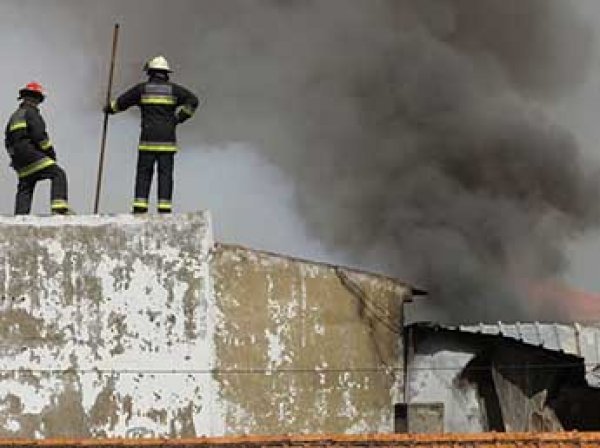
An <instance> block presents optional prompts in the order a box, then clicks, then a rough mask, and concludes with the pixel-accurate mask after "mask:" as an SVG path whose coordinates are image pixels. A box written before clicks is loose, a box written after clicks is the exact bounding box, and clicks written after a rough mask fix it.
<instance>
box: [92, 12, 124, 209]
mask: <svg viewBox="0 0 600 448" xmlns="http://www.w3.org/2000/svg"><path fill="white" fill-rule="evenodd" d="M118 42H119V24H118V23H115V28H114V31H113V42H112V54H111V57H110V71H109V74H108V89H106V103H105V104H110V100H111V96H112V86H113V77H114V73H115V59H116V55H117V44H118ZM107 132H108V113H107V112H105V113H104V123H103V125H102V140H101V142H100V160H99V161H98V178H97V182H96V198H95V200H94V214H98V206H99V204H100V191H101V189H102V173H103V171H104V152H105V150H106V134H107Z"/></svg>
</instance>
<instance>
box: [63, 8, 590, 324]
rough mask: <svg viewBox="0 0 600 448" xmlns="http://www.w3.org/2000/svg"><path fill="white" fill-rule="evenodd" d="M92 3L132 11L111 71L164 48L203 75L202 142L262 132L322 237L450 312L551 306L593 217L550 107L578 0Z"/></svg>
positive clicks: (583, 170)
mask: <svg viewBox="0 0 600 448" xmlns="http://www.w3.org/2000/svg"><path fill="white" fill-rule="evenodd" d="M93 3H101V4H102V7H101V8H100V7H97V9H98V10H97V11H96V12H95V13H94V14H96V16H97V17H98V20H100V18H101V17H105V18H108V17H117V18H120V20H122V21H123V22H124V24H125V26H129V31H130V32H129V34H126V33H125V32H124V38H125V37H126V38H127V39H129V43H128V44H124V45H127V47H126V49H125V50H123V51H127V52H129V53H128V54H136V53H137V54H139V55H140V59H139V60H136V61H135V63H133V62H132V61H129V62H132V63H131V64H129V65H128V61H125V63H124V64H122V67H121V68H122V69H123V70H124V71H122V78H125V81H129V79H127V76H131V80H133V79H134V75H133V73H136V72H135V71H134V70H138V69H139V64H138V63H139V62H141V60H142V58H143V57H146V56H149V55H152V53H153V49H160V50H161V51H164V52H166V53H167V56H169V57H170V58H172V59H173V60H174V61H175V62H176V63H178V64H180V67H178V68H180V70H179V79H183V80H184V81H186V82H188V83H191V84H192V85H196V86H204V87H205V88H206V89H207V90H208V92H209V103H208V106H207V109H206V111H205V114H204V116H203V125H202V129H201V130H202V133H201V134H199V136H200V137H201V138H202V139H203V141H207V140H210V141H215V142H221V141H232V140H238V141H243V142H251V143H253V144H255V145H257V146H259V147H260V148H262V149H263V150H264V153H265V154H266V155H267V156H268V158H269V159H270V160H271V161H273V162H275V163H277V164H278V165H279V166H280V167H281V168H282V169H283V170H285V172H286V173H287V175H288V176H289V177H290V178H291V179H293V180H294V182H295V184H296V186H297V194H298V206H299V207H300V209H301V211H302V215H303V216H304V217H305V219H306V221H307V223H308V224H309V225H310V228H311V229H312V231H314V233H315V234H316V235H318V236H319V238H321V239H322V240H323V241H326V242H327V243H328V244H330V245H331V246H332V247H335V248H339V249H343V250H345V251H347V252H349V253H350V254H352V256H353V257H354V259H355V260H356V262H357V263H359V264H363V265H364V264H369V265H371V266H377V267H378V268H381V269H385V270H386V271H388V272H391V273H393V274H394V275H396V276H398V277H400V278H404V279H407V280H410V281H412V282H415V283H418V284H420V285H422V286H424V287H425V288H426V289H428V290H429V291H430V293H431V295H430V296H431V299H430V301H431V303H433V304H434V306H435V307H436V308H437V309H438V311H439V312H440V313H441V315H443V316H444V318H445V319H450V320H458V319H460V320H463V321H465V320H475V319H484V320H490V319H492V320H493V319H514V318H523V319H524V318H541V319H543V318H552V319H558V318H560V316H561V310H560V306H558V305H556V304H555V305H553V306H554V307H555V308H556V309H549V308H550V307H548V306H545V307H544V309H543V310H540V309H537V308H536V306H532V305H530V304H529V301H528V300H526V299H524V295H525V292H526V290H527V288H528V287H529V286H531V285H535V284H536V283H538V282H540V281H543V280H545V279H547V278H550V277H553V276H557V275H559V274H560V272H561V270H562V269H563V268H564V265H565V259H564V257H563V245H564V243H565V242H566V241H567V240H568V239H569V238H570V237H572V236H573V235H575V234H577V233H578V232H581V231H584V230H585V229H587V228H588V227H590V226H592V225H595V224H596V222H597V218H598V206H597V203H598V183H597V177H596V172H595V169H591V168H589V166H588V164H585V163H583V162H582V160H581V158H580V155H579V154H578V150H577V147H576V144H575V142H574V139H573V137H572V136H571V135H569V133H568V132H567V131H565V130H564V129H561V128H560V127H558V126H556V125H555V124H554V123H553V122H552V120H551V119H550V118H549V117H548V116H547V115H546V114H545V113H544V109H545V107H547V105H548V102H549V101H551V100H553V99H554V98H555V97H557V96H559V95H561V94H563V93H565V92H568V91H569V90H570V89H575V88H576V86H577V83H578V82H579V81H581V79H582V77H583V75H584V73H585V69H586V60H587V58H588V53H589V50H590V48H589V47H590V35H589V30H588V29H587V28H586V27H585V26H584V25H583V23H582V22H581V20H580V18H578V17H577V15H576V14H575V12H574V11H573V5H572V3H571V2H569V1H565V0H298V1H294V0H287V1H283V0H277V1H259V0H254V1H248V0H238V1H231V0H228V1H227V2H216V1H198V0H194V1H185V0H181V1H171V2H168V3H165V2H154V1H125V2H121V1H119V2H112V3H111V2H104V1H103V2H84V3H78V2H77V3H74V4H73V6H76V5H77V4H79V5H80V6H79V7H80V8H81V10H82V11H84V10H88V9H89V8H92V7H93V6H92V4H93ZM103 14H104V16H103ZM128 21H129V22H128ZM128 23H129V24H130V25H128ZM133 23H135V24H136V25H131V24H133ZM126 29H127V28H124V30H126ZM132 29H133V30H132ZM161 30H162V31H161ZM105 31H106V30H105ZM105 40H106V39H105ZM99 41H100V42H104V41H101V40H99ZM105 47H107V45H104V46H103V47H101V48H99V49H96V51H100V50H102V51H103V52H104V53H106V52H107V48H105ZM135 76H137V74H136V75H135Z"/></svg>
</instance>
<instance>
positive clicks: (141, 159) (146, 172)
mask: <svg viewBox="0 0 600 448" xmlns="http://www.w3.org/2000/svg"><path fill="white" fill-rule="evenodd" d="M155 158H156V155H155V154H154V152H151V151H139V152H138V161H137V170H136V176H135V199H134V200H133V213H146V212H147V211H148V195H149V194H150V184H151V183H152V175H153V174H154V160H155Z"/></svg>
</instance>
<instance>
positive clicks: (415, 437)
mask: <svg viewBox="0 0 600 448" xmlns="http://www.w3.org/2000/svg"><path fill="white" fill-rule="evenodd" d="M299 446H301V447H304V448H313V447H314V448H324V447H355V448H370V447H380V448H383V447H419V448H463V447H464V448H528V447H530V448H598V447H600V433H595V432H592V433H576V432H575V433H574V432H562V433H559V432H557V433H535V434H531V433H507V434H499V433H481V434H473V435H433V434H432V435H423V434H364V435H352V436H348V435H338V434H325V435H294V436H280V435H277V436H244V437H211V438H208V437H207V438H201V439H180V440H165V439H145V440H123V439H104V440H102V439H100V440H99V439H88V440H73V439H53V440H44V441H35V440H2V441H0V448H3V447H7V448H8V447H22V448H27V447H48V448H54V447H56V448H58V447H61V448H62V447H64V448H80V447H87V448H95V447H98V448H108V447H115V448H116V447H144V448H161V447H172V448H195V447H206V448H209V447H252V448H255V447H256V448H258V447H282V448H283V447H285V448H287V447H299Z"/></svg>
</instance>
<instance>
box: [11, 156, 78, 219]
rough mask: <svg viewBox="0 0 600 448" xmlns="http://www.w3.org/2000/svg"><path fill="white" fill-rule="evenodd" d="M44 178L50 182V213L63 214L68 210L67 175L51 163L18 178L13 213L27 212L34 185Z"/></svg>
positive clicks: (23, 213) (22, 213)
mask: <svg viewBox="0 0 600 448" xmlns="http://www.w3.org/2000/svg"><path fill="white" fill-rule="evenodd" d="M46 179H49V180H50V182H52V185H51V187H50V197H51V201H52V202H51V209H52V213H59V214H64V213H67V212H68V211H69V204H68V202H67V194H68V192H67V189H68V187H67V175H66V174H65V172H64V170H63V169H62V168H61V167H59V166H58V165H51V166H49V167H47V168H44V169H43V170H40V171H37V172H35V173H33V174H30V175H29V176H26V177H22V178H20V179H19V184H18V185H17V197H16V200H15V215H27V214H29V212H30V211H31V201H32V200H33V191H34V190H35V185H36V184H37V183H38V182H39V181H40V180H46Z"/></svg>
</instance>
